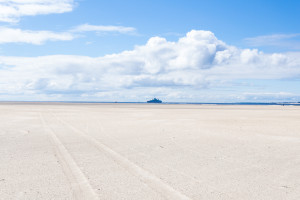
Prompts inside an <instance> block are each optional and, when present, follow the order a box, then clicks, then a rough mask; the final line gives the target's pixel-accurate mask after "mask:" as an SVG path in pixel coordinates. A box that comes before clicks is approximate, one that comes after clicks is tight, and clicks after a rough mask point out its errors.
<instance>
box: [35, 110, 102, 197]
mask: <svg viewBox="0 0 300 200" xmlns="http://www.w3.org/2000/svg"><path fill="white" fill-rule="evenodd" d="M40 119H41V121H42V124H43V127H44V129H45V131H47V133H48V135H49V137H50V138H51V142H52V143H53V146H54V150H55V152H56V155H57V158H58V160H59V161H60V163H61V165H62V168H63V172H64V173H65V175H66V176H67V178H68V181H69V182H70V185H71V188H72V191H73V197H74V198H75V199H78V200H82V199H89V200H96V199H98V197H97V194H96V193H95V192H94V190H93V189H92V187H91V185H90V183H89V181H88V180H87V178H86V177H85V175H84V174H83V172H82V171H81V170H80V168H79V167H78V166H77V164H76V163H75V161H74V159H73V158H72V156H71V155H70V153H69V152H68V150H67V149H66V147H65V146H64V145H63V144H62V143H61V141H60V140H59V139H58V137H57V136H56V134H55V133H54V131H53V130H52V128H51V127H49V126H48V125H47V124H46V122H45V119H44V117H43V116H42V114H41V113H40Z"/></svg>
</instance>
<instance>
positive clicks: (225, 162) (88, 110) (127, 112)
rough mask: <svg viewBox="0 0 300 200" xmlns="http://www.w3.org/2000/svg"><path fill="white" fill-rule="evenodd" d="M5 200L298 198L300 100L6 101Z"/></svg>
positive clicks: (1, 131)
mask: <svg viewBox="0 0 300 200" xmlns="http://www.w3.org/2000/svg"><path fill="white" fill-rule="evenodd" d="M0 199H3V200H4V199H5V200H8V199H14V200H15V199H28V200H29V199H30V200H32V199H107V200H116V199H128V200H135V199H136V200H141V199H143V200H147V199H155V200H156V199H158V200H159V199H170V200H171V199H172V200H173V199H197V200H198V199H199V200H200V199H204V200H208V199H212V200H220V199H222V200H223V199H226V200H233V199H236V200H241V199H243V200H248V199H249V200H250V199H251V200H267V199H270V200H282V199H285V200H298V199H300V107H299V106H254V105H253V106H246V105H240V106H239V105H231V106H230V105H223V106H221V105H149V104H83V103H81V104H76V103H69V104H68V103H0Z"/></svg>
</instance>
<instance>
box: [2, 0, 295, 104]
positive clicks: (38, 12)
mask: <svg viewBox="0 0 300 200" xmlns="http://www.w3.org/2000/svg"><path fill="white" fill-rule="evenodd" d="M299 19H300V1H297V0H285V1H282V0H280V1H279V0H243V1H240V0H226V1H224V0H210V1H207V0H164V1H161V0H160V1H159V0H151V1H150V0H110V1H104V0H0V101H113V102H115V101H119V102H122V101H123V102H124V101H133V102H145V101H147V100H149V99H152V98H153V97H157V98H160V99H162V100H163V101H165V102H282V101H290V102H299V101H300V21H299Z"/></svg>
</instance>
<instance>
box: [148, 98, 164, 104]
mask: <svg viewBox="0 0 300 200" xmlns="http://www.w3.org/2000/svg"><path fill="white" fill-rule="evenodd" d="M147 103H162V101H161V100H159V99H157V98H154V99H152V100H149V101H147Z"/></svg>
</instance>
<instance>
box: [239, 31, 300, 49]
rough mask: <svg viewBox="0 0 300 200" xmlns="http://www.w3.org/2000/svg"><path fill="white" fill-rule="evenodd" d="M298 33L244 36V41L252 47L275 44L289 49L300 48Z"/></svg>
mask: <svg viewBox="0 0 300 200" xmlns="http://www.w3.org/2000/svg"><path fill="white" fill-rule="evenodd" d="M299 37H300V34H299V33H295V34H273V35H262V36H257V37H251V38H246V39H245V41H246V43H247V44H248V45H250V46H254V47H260V46H275V47H283V48H289V49H291V50H297V49H300V47H299V46H300V42H299Z"/></svg>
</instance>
